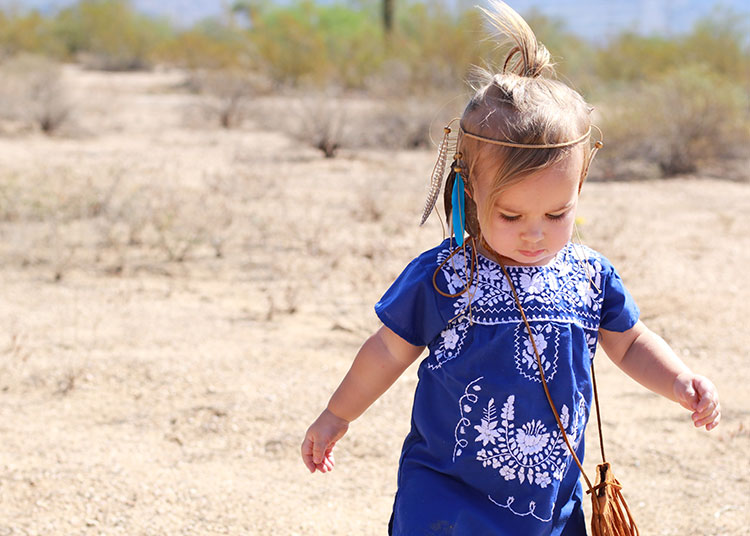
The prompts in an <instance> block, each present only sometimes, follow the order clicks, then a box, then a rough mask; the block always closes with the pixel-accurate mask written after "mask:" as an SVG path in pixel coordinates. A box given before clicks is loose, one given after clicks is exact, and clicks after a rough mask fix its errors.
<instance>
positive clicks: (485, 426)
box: [474, 398, 500, 446]
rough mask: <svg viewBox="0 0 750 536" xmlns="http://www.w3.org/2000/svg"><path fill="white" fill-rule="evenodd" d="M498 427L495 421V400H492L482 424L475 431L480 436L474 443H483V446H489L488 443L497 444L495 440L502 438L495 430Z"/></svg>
mask: <svg viewBox="0 0 750 536" xmlns="http://www.w3.org/2000/svg"><path fill="white" fill-rule="evenodd" d="M496 427H497V421H496V420H495V399H494V398H490V402H489V404H487V407H486V408H485V410H484V418H483V419H482V424H480V425H477V426H475V427H474V429H475V430H476V431H477V432H479V435H478V436H477V438H476V439H475V440H474V441H481V442H482V445H484V446H487V443H492V444H493V445H494V444H495V439H497V438H498V437H500V432H498V431H497V430H495V428H496Z"/></svg>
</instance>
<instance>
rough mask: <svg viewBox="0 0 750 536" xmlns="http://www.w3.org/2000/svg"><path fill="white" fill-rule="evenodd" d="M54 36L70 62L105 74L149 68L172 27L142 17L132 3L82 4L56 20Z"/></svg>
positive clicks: (88, 0) (96, 0)
mask: <svg viewBox="0 0 750 536" xmlns="http://www.w3.org/2000/svg"><path fill="white" fill-rule="evenodd" d="M55 33H56V35H57V38H58V39H59V41H60V42H62V43H63V45H64V48H65V50H66V52H67V54H68V56H69V57H71V58H78V59H80V60H82V61H83V62H84V63H85V64H87V66H89V67H93V68H99V69H106V70H132V69H143V68H147V67H149V66H150V64H151V59H152V58H151V54H152V51H153V50H154V48H156V47H157V46H158V45H159V44H160V43H162V42H164V41H166V40H167V39H169V37H170V36H171V29H170V28H169V25H168V24H167V23H165V22H163V21H160V20H157V19H154V18H151V17H147V16H145V15H141V14H139V13H137V12H136V11H135V9H134V8H133V6H132V5H131V3H130V1H129V0H80V1H79V2H78V3H77V4H75V5H73V6H71V7H69V8H66V9H63V10H62V11H60V12H59V13H58V15H57V16H56V17H55Z"/></svg>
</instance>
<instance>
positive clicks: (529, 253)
mask: <svg viewBox="0 0 750 536" xmlns="http://www.w3.org/2000/svg"><path fill="white" fill-rule="evenodd" d="M544 251H545V250H543V249H519V250H518V252H519V253H520V254H521V255H523V256H524V257H529V258H533V257H538V256H539V255H541V254H542V253H544Z"/></svg>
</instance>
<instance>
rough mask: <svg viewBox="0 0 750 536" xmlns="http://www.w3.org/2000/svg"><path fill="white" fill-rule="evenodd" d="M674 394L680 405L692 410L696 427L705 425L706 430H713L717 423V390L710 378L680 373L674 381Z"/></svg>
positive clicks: (718, 419)
mask: <svg viewBox="0 0 750 536" xmlns="http://www.w3.org/2000/svg"><path fill="white" fill-rule="evenodd" d="M674 394H675V397H676V398H677V401H678V402H679V403H680V404H681V405H682V407H684V408H686V409H689V410H691V411H692V412H693V415H692V417H693V424H695V426H696V428H700V427H701V426H705V427H706V430H713V429H714V428H716V427H717V426H718V425H719V421H720V420H721V405H720V404H719V392H718V391H717V390H716V387H715V386H714V384H713V383H711V380H709V379H708V378H706V377H705V376H700V375H698V374H693V373H691V372H685V373H682V374H680V375H679V376H677V378H676V379H675V381H674Z"/></svg>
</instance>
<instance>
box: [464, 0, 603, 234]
mask: <svg viewBox="0 0 750 536" xmlns="http://www.w3.org/2000/svg"><path fill="white" fill-rule="evenodd" d="M489 4H490V9H484V8H480V9H482V11H483V12H484V14H485V15H486V17H487V19H488V20H489V22H490V23H491V24H492V26H493V27H494V28H495V30H496V31H497V32H498V33H499V34H500V36H502V37H505V38H506V39H508V40H510V42H511V44H512V48H511V49H510V51H509V52H508V54H507V56H506V58H505V62H504V65H503V68H502V71H500V72H499V73H492V72H490V71H489V70H487V69H480V68H475V69H474V80H473V83H472V87H473V89H474V91H475V93H474V96H473V97H472V99H471V100H470V101H469V103H468V105H467V106H466V109H465V110H464V113H463V115H462V117H461V130H462V131H464V132H465V133H470V134H473V135H475V136H480V137H485V138H491V139H492V140H498V141H506V142H511V143H518V144H526V145H555V144H563V145H565V143H566V142H569V141H570V140H575V139H577V138H580V137H581V136H585V133H586V132H587V131H588V130H589V129H590V128H591V118H590V114H591V111H592V108H591V107H590V106H589V105H588V104H586V102H585V101H584V99H583V97H581V95H580V94H578V92H576V91H575V90H573V89H572V88H570V87H568V86H567V85H565V84H563V83H562V82H559V81H558V80H556V79H554V78H553V77H554V76H555V70H554V67H553V65H552V62H551V59H550V54H549V52H548V51H547V49H546V48H545V47H544V45H542V44H541V43H539V42H538V41H537V39H536V36H535V35H534V32H533V31H532V30H531V28H530V27H529V25H528V24H527V23H526V21H525V20H523V18H522V17H521V16H520V15H519V14H518V13H516V12H515V11H513V9H511V8H510V7H509V6H508V5H507V4H505V3H503V2H501V1H499V0H490V2H489ZM459 136H460V138H459V143H458V153H460V155H461V159H460V161H459V162H458V163H457V164H458V165H459V167H461V168H462V169H463V170H464V172H465V173H466V174H467V175H468V188H469V189H470V190H471V189H472V183H473V182H474V181H475V180H476V179H475V177H476V176H478V175H479V174H487V173H491V174H493V175H494V177H493V180H492V194H491V195H490V199H489V202H488V203H487V205H486V207H485V208H487V209H489V207H491V206H492V204H493V202H494V200H495V199H497V196H498V195H499V194H500V193H502V191H503V190H505V189H507V188H508V187H510V186H512V185H513V184H515V183H517V182H520V181H521V180H523V179H524V178H525V177H526V176H528V175H529V174H530V173H533V172H535V171H538V170H540V169H545V168H547V167H549V166H552V165H554V164H555V163H557V162H559V161H560V160H562V159H563V158H565V157H566V156H567V155H568V154H570V152H571V151H572V150H574V149H575V147H576V146H577V145H570V144H567V145H566V146H563V147H545V148H529V147H512V146H505V145H498V144H493V143H486V142H485V141H482V140H479V139H476V138H474V137H470V136H466V135H464V136H461V134H459ZM587 141H588V138H585V140H584V141H583V142H582V144H583V146H584V162H586V161H587V156H588V153H589V151H590V144H589V143H587ZM584 178H585V177H584V176H583V170H582V176H581V180H583V179H584ZM486 216H487V214H482V215H479V217H480V218H483V217H486ZM470 217H472V216H471V215H470V214H469V213H468V212H467V219H468V218H470ZM471 223H472V224H474V223H478V222H471ZM473 227H474V228H477V227H475V225H471V224H469V222H467V228H468V229H469V230H470V232H471V230H472V228H473ZM472 234H473V233H472Z"/></svg>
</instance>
